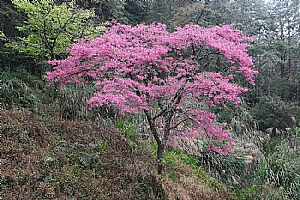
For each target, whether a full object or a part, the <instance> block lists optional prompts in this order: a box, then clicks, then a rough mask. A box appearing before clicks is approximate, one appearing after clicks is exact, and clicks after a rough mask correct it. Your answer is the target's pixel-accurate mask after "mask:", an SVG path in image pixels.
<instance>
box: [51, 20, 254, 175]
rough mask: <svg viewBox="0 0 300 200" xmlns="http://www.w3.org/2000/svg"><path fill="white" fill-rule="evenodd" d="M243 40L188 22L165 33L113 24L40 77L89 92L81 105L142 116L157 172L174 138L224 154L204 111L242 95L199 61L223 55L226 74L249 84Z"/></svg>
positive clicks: (221, 138)
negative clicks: (203, 144) (194, 141)
mask: <svg viewBox="0 0 300 200" xmlns="http://www.w3.org/2000/svg"><path fill="white" fill-rule="evenodd" d="M249 41H252V40H251V39H250V38H248V37H244V36H242V32H241V31H237V30H233V29H232V26H231V25H224V26H222V27H213V28H207V29H205V28H201V27H200V26H198V25H192V24H190V25H186V26H185V27H183V28H177V29H176V31H175V32H173V33H169V32H167V30H166V26H165V25H163V24H151V25H149V26H147V25H138V26H135V27H131V26H126V25H122V24H118V23H117V24H113V25H112V27H111V28H110V29H107V30H106V31H105V33H104V34H103V35H102V36H101V37H99V38H96V39H94V40H84V41H81V42H79V43H77V44H73V45H72V46H71V47H70V48H69V53H70V54H71V55H70V56H69V57H68V58H66V59H64V60H53V61H49V63H50V64H52V65H54V66H55V67H54V71H53V72H48V73H47V77H48V80H52V81H56V82H63V83H64V84H67V83H80V82H83V83H85V84H92V85H95V86H97V87H98V92H96V93H95V94H94V96H93V97H92V98H91V99H90V100H89V101H88V103H89V104H90V106H91V107H95V106H102V105H108V106H114V107H116V108H118V109H119V110H120V113H121V114H124V113H134V114H137V113H140V112H143V113H144V114H145V116H146V118H147V122H148V125H149V128H150V131H151V133H152V135H153V136H154V139H155V141H156V143H157V145H158V150H157V163H158V173H159V174H161V173H162V170H163V163H162V160H163V157H164V150H165V148H166V146H167V145H172V143H174V142H176V141H178V140H177V138H178V137H179V138H180V137H188V138H191V139H199V138H204V141H205V142H206V145H207V148H208V149H210V150H212V151H215V152H218V153H221V154H227V153H228V152H232V142H233V140H232V139H231V137H230V134H229V132H227V131H225V130H223V127H222V125H218V124H217V123H215V120H216V116H215V115H214V114H213V113H211V112H210V108H211V107H212V106H214V105H224V106H225V104H226V103H227V102H234V103H235V104H238V103H239V98H238V95H239V94H241V93H243V92H246V91H247V89H245V88H242V87H239V86H238V85H236V84H234V83H232V81H233V75H230V73H227V74H226V73H224V74H223V75H222V74H221V73H214V72H210V71H209V69H213V67H212V68H210V67H208V66H204V65H203V64H202V63H204V61H203V60H205V59H207V57H208V56H210V55H211V54H216V55H223V57H224V58H225V62H227V67H228V70H229V71H231V73H232V74H234V73H238V74H239V73H243V74H244V75H245V77H246V80H247V81H248V82H250V83H251V84H253V83H254V82H253V79H252V78H253V76H254V75H255V74H256V73H257V71H255V70H253V69H251V66H252V64H253V63H252V59H251V58H250V57H249V56H248V54H247V50H246V48H247V47H248V44H246V43H245V42H249ZM208 50H209V51H208ZM206 64H207V65H212V66H214V64H215V63H214V62H209V63H206Z"/></svg>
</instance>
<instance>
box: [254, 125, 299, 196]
mask: <svg viewBox="0 0 300 200" xmlns="http://www.w3.org/2000/svg"><path fill="white" fill-rule="evenodd" d="M298 131H299V128H297V127H296V128H294V130H293V131H290V132H282V134H281V135H280V136H277V137H275V138H271V139H270V140H269V141H267V142H266V143H267V144H266V145H265V146H267V147H268V149H267V150H268V151H266V153H265V161H264V162H262V163H261V166H260V171H259V173H258V176H257V177H258V179H257V182H258V184H259V185H262V186H264V187H267V188H273V193H271V194H268V195H267V197H268V198H269V197H270V196H272V195H273V196H274V195H275V196H279V197H280V198H277V197H276V198H277V199H299V197H300V165H299V163H300V137H299V135H298V134H297V132H298ZM275 191H276V192H275ZM273 199H275V197H274V198H273Z"/></svg>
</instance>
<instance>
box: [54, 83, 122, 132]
mask: <svg viewBox="0 0 300 200" xmlns="http://www.w3.org/2000/svg"><path fill="white" fill-rule="evenodd" d="M95 91H96V90H95V87H89V86H85V85H83V84H78V85H68V86H67V87H66V88H64V89H62V90H60V94H59V98H58V106H59V111H60V114H61V116H62V117H63V118H64V119H73V120H74V119H77V120H87V121H91V122H95V123H96V124H98V126H104V127H110V126H112V121H111V119H113V118H116V116H117V115H118V114H117V111H116V110H115V109H113V108H107V107H105V106H102V107H97V108H93V109H91V110H90V109H89V105H87V103H86V102H87V101H88V100H89V99H90V98H91V96H92V95H93V94H94V92H95Z"/></svg>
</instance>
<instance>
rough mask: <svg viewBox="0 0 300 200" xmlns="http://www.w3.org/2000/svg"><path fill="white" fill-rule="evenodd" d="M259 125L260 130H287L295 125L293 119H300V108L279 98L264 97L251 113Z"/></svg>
mask: <svg viewBox="0 0 300 200" xmlns="http://www.w3.org/2000/svg"><path fill="white" fill-rule="evenodd" d="M251 114H252V115H253V117H254V119H255V120H257V122H258V124H259V129H260V130H262V131H265V130H266V129H267V128H271V127H274V128H278V129H285V128H288V127H292V126H294V125H295V122H294V121H293V120H292V117H295V118H296V119H300V107H299V106H297V104H296V103H289V102H284V101H282V100H281V99H280V98H279V97H270V96H264V97H261V98H260V99H259V103H258V104H256V105H255V106H254V107H253V108H252V111H251Z"/></svg>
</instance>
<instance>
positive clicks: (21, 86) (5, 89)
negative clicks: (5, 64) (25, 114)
mask: <svg viewBox="0 0 300 200" xmlns="http://www.w3.org/2000/svg"><path fill="white" fill-rule="evenodd" d="M23 76H25V77H26V71H25V75H23ZM0 79H1V80H2V85H1V96H2V103H3V107H4V108H7V109H12V108H33V107H35V106H37V104H38V103H39V102H40V100H39V98H38V97H37V95H36V94H35V91H33V90H32V89H31V87H30V86H28V84H27V83H26V82H25V81H23V80H22V79H20V78H18V77H17V76H16V73H13V74H12V73H7V72H2V73H1V75H0Z"/></svg>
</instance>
